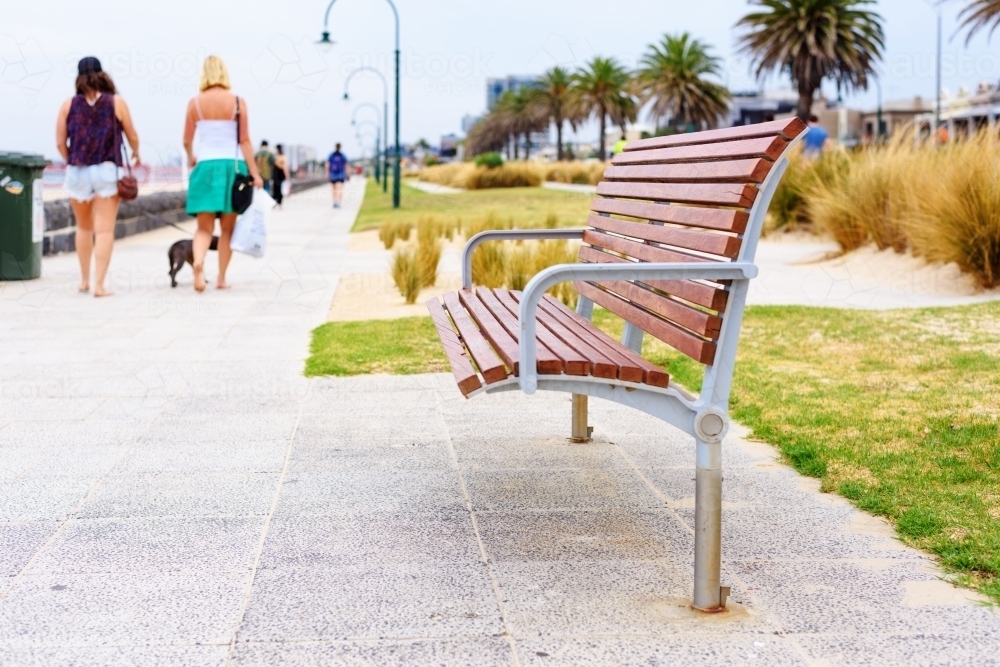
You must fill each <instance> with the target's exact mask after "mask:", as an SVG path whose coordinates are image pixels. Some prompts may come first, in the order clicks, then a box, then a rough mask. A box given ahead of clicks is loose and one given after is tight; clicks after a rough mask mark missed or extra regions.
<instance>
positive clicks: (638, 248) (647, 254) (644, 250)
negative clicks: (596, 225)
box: [583, 229, 713, 264]
mask: <svg viewBox="0 0 1000 667" xmlns="http://www.w3.org/2000/svg"><path fill="white" fill-rule="evenodd" d="M583 242H584V243H586V244H587V245H591V246H594V247H597V248H604V249H605V250H611V251H613V252H617V253H621V254H622V255H625V256H626V257H634V258H635V259H639V260H642V261H644V262H691V263H695V264H702V263H704V262H711V261H713V260H711V259H709V258H707V257H699V256H697V255H691V254H688V253H686V252H681V251H679V250H671V249H669V248H661V247H660V246H653V245H648V244H646V243H639V242H638V241H630V240H629V239H626V238H622V237H621V236H612V235H611V234H605V233H604V232H599V231H596V230H590V229H588V230H586V231H585V232H583Z"/></svg>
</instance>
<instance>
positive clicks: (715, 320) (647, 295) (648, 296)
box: [601, 280, 722, 338]
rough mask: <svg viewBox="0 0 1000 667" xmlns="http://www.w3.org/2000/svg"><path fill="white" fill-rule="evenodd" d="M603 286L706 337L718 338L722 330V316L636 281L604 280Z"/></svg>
mask: <svg viewBox="0 0 1000 667" xmlns="http://www.w3.org/2000/svg"><path fill="white" fill-rule="evenodd" d="M601 287H603V288H605V289H607V290H608V291H611V292H614V293H615V294H617V295H619V296H623V297H625V298H626V299H628V300H629V301H631V302H632V303H634V304H636V305H639V306H642V307H643V308H645V309H646V310H649V311H652V312H654V313H656V314H657V315H659V316H660V317H662V318H664V319H667V320H670V321H671V322H674V323H676V324H679V325H680V326H682V327H684V328H685V329H690V330H691V331H693V332H695V333H696V334H699V335H702V336H705V337H706V338H718V337H719V332H720V331H721V330H722V318H721V317H719V316H718V315H712V314H710V313H706V312H705V311H703V310H698V309H697V308H691V307H690V306H685V305H684V304H682V303H680V302H678V301H674V300H673V299H668V298H667V297H665V296H661V295H659V294H656V293H655V292H651V291H649V290H648V289H644V288H642V287H640V286H638V285H636V284H635V283H631V282H626V281H624V280H618V281H610V282H602V283H601Z"/></svg>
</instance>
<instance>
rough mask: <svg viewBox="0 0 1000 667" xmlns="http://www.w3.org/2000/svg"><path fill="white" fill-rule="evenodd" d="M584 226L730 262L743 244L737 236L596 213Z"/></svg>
mask: <svg viewBox="0 0 1000 667" xmlns="http://www.w3.org/2000/svg"><path fill="white" fill-rule="evenodd" d="M587 224H588V225H590V226H591V227H593V228H595V229H599V230H601V231H605V232H613V233H615V234H621V235H623V236H631V237H632V238H636V239H642V240H643V241H652V242H654V243H664V244H666V245H672V246H677V247H679V248H687V249H688V250H696V251H698V252H704V253H708V254H711V255H721V256H722V257H727V258H729V259H733V258H735V257H736V256H737V255H739V254H740V246H741V245H742V241H741V240H740V239H739V238H738V237H736V236H728V235H725V234H716V233H714V232H698V231H692V230H687V229H678V228H676V227H665V226H663V225H655V224H652V223H642V222H629V221H627V220H617V219H615V218H609V217H607V216H603V215H597V214H591V215H590V216H589V217H588V218H587Z"/></svg>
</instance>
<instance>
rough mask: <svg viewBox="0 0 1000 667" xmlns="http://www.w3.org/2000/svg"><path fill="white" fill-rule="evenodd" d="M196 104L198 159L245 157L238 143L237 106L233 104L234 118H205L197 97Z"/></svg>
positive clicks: (234, 158)
mask: <svg viewBox="0 0 1000 667" xmlns="http://www.w3.org/2000/svg"><path fill="white" fill-rule="evenodd" d="M194 106H195V109H197V111H198V122H197V124H196V125H195V132H196V135H197V148H196V149H195V155H196V156H197V157H198V160H199V161H202V160H237V159H240V160H241V159H243V156H242V155H241V154H240V151H239V145H237V143H236V106H235V105H234V106H233V120H205V117H204V116H202V113H201V104H199V103H198V98H197V97H196V98H194Z"/></svg>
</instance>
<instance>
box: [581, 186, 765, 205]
mask: <svg viewBox="0 0 1000 667" xmlns="http://www.w3.org/2000/svg"><path fill="white" fill-rule="evenodd" d="M757 192H758V190H757V188H756V187H755V186H753V185H748V184H746V183H632V182H622V181H601V183H600V184H599V185H598V186H597V194H599V195H602V196H604V197H629V198H631V199H649V200H652V201H670V202H683V203H687V204H710V205H712V206H739V207H741V208H750V207H751V206H753V200H754V199H756V197H757Z"/></svg>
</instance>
